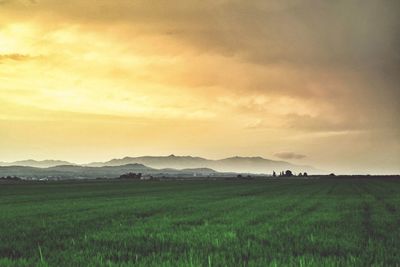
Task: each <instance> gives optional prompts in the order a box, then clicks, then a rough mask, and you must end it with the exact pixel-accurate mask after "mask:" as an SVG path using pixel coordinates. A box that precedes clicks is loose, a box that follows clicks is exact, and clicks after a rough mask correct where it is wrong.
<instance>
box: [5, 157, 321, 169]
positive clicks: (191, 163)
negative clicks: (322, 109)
mask: <svg viewBox="0 0 400 267" xmlns="http://www.w3.org/2000/svg"><path fill="white" fill-rule="evenodd" d="M129 164H142V165H144V166H147V167H150V168H154V169H158V170H160V169H174V170H175V171H176V170H186V171H190V170H193V169H203V170H204V171H205V170H206V169H211V170H213V171H218V172H236V173H258V174H260V173H265V174H271V173H272V172H273V171H275V172H277V173H279V172H280V171H284V170H292V171H293V172H295V173H298V172H308V173H309V174H315V173H319V174H320V173H323V172H322V171H320V170H317V169H315V168H313V167H311V166H301V165H295V164H292V163H289V162H286V161H277V160H270V159H266V158H262V157H230V158H225V159H219V160H211V159H206V158H201V157H192V156H175V155H169V156H144V157H125V158H122V159H112V160H110V161H106V162H92V163H89V164H85V165H78V164H74V163H70V162H67V161H61V160H44V161H35V160H25V161H16V162H11V163H1V162H0V166H26V167H37V168H50V167H56V166H60V165H63V166H74V167H76V168H77V169H79V167H112V166H124V165H129ZM80 170H81V171H83V170H85V169H80Z"/></svg>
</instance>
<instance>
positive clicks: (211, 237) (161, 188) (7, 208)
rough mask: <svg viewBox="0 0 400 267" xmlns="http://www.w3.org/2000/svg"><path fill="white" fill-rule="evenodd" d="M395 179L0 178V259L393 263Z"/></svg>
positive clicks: (397, 231) (399, 186)
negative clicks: (13, 180) (12, 180)
mask: <svg viewBox="0 0 400 267" xmlns="http://www.w3.org/2000/svg"><path fill="white" fill-rule="evenodd" d="M399 204H400V180H395V179H383V178H382V179H378V178H377V179H308V180H295V179H293V180H250V181H244V180H241V181H170V182H161V181H91V182H90V181H88V182H48V183H16V184H0V266H132V265H135V266H371V265H374V266H399V265H400V206H399Z"/></svg>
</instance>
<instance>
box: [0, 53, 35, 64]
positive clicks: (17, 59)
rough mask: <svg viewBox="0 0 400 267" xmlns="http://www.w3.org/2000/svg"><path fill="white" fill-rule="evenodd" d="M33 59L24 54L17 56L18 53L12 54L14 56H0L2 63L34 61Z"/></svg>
mask: <svg viewBox="0 0 400 267" xmlns="http://www.w3.org/2000/svg"><path fill="white" fill-rule="evenodd" d="M32 58H33V57H32V56H30V55H24V54H17V53H12V54H0V62H1V61H5V60H12V61H25V60H29V59H32Z"/></svg>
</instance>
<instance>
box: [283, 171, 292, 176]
mask: <svg viewBox="0 0 400 267" xmlns="http://www.w3.org/2000/svg"><path fill="white" fill-rule="evenodd" d="M285 176H286V177H292V176H293V173H292V171H291V170H287V171H286V172H285Z"/></svg>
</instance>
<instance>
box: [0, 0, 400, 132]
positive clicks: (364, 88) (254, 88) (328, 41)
mask: <svg viewBox="0 0 400 267" xmlns="http://www.w3.org/2000/svg"><path fill="white" fill-rule="evenodd" d="M4 3H5V4H4V5H3V6H5V7H7V8H10V9H14V11H15V12H17V13H20V14H21V16H26V14H27V13H29V14H35V15H37V16H40V15H44V16H45V15H48V16H50V17H51V20H52V21H55V20H56V19H57V17H59V18H60V21H62V22H63V23H65V21H66V20H70V22H71V23H74V24H77V23H80V24H81V25H86V26H96V25H97V26H99V27H106V28H111V29H112V28H113V25H115V24H123V25H125V26H126V29H125V31H126V32H125V37H126V39H127V40H128V42H129V41H131V42H132V43H134V42H135V38H136V36H137V34H139V35H140V34H142V35H147V34H150V35H168V36H170V37H171V38H174V39H175V40H177V41H179V42H181V43H184V44H187V45H188V46H190V47H192V48H194V49H195V50H196V51H197V52H198V53H199V54H218V55H221V56H225V57H229V58H233V59H234V60H236V61H238V62H243V63H245V64H253V65H255V66H259V67H257V68H247V69H246V70H244V71H243V73H244V75H246V77H248V79H247V80H245V81H244V82H236V80H235V79H232V82H231V83H230V82H229V81H230V80H231V79H230V76H231V74H230V73H229V72H228V71H225V72H226V73H225V74H223V73H222V74H219V75H218V77H221V78H219V79H218V78H216V75H214V73H213V72H214V70H213V69H211V70H210V71H208V70H199V73H194V74H195V76H197V77H201V79H199V81H198V82H197V83H198V84H200V85H206V86H219V87H225V88H228V89H227V90H232V91H237V92H239V93H240V94H242V95H243V94H246V92H247V93H249V94H254V93H257V94H267V95H271V94H273V95H283V96H290V97H296V98H303V99H315V102H316V103H317V105H318V104H321V103H322V104H323V105H325V106H329V109H328V110H329V112H333V113H337V117H339V118H338V119H337V121H339V122H336V124H337V126H334V128H342V126H344V125H349V126H350V128H352V127H353V124H352V123H351V122H353V121H354V124H355V125H358V124H360V123H359V122H358V120H367V122H363V127H364V126H365V127H367V126H368V125H377V124H381V121H380V119H379V118H381V117H385V118H386V119H384V121H386V122H387V125H391V126H392V128H393V129H396V130H398V129H399V127H400V126H399V121H398V119H396V118H397V117H398V116H397V114H398V113H399V112H400V103H399V100H398V99H400V90H399V89H398V85H399V83H400V75H398V73H399V72H400V49H398V48H399V47H400V20H399V19H398V13H399V11H400V1H395V0H384V1H375V0H363V1H361V0H352V1H347V0H346V1H345V0H338V1H322V0H309V1H300V0H284V1H239V0H237V1H235V0H233V1H224V0H220V1H186V0H171V1H148V0H146V1H145V0H138V1H128V0H118V1H105V0H99V1H77V0H74V1H55V0H41V1H39V0H38V1H36V4H29V3H32V2H31V1H13V2H12V1H7V2H4ZM271 67H274V68H279V69H282V71H283V72H288V71H290V76H288V77H287V79H282V78H281V77H279V79H278V80H274V79H271V77H270V76H268V75H266V71H265V70H264V69H268V68H271ZM190 71H192V70H191V69H190V70H188V72H190ZM209 72H211V73H209ZM172 75H173V74H172ZM225 76H226V77H225ZM189 85H191V84H189ZM377 114H379V116H377ZM320 117H322V118H324V117H325V116H324V115H323V114H322V116H320ZM359 117H361V119H359ZM387 118H392V119H391V120H388V119H387ZM305 120H306V121H310V120H311V119H305ZM346 120H347V121H346ZM368 120H369V121H370V122H368ZM372 120H376V121H372ZM314 121H315V120H314ZM340 121H342V122H340ZM306 124H315V125H318V124H321V123H319V122H318V121H317V122H313V123H311V122H307V123H306ZM387 125H386V126H387ZM328 128H329V127H328Z"/></svg>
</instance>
